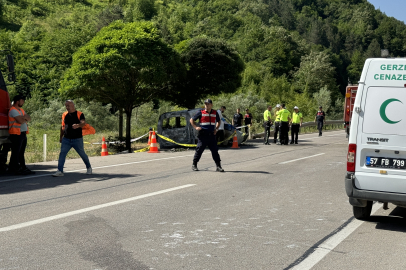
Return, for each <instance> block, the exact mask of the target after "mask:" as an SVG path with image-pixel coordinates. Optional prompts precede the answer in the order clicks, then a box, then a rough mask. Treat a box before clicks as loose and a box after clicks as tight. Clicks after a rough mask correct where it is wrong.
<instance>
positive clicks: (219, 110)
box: [216, 106, 226, 142]
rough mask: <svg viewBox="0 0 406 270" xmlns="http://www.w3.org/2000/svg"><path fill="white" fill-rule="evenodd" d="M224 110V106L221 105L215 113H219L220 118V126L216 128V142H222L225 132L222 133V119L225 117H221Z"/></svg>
mask: <svg viewBox="0 0 406 270" xmlns="http://www.w3.org/2000/svg"><path fill="white" fill-rule="evenodd" d="M225 110H226V107H225V106H221V108H220V109H218V110H217V113H218V114H219V116H220V119H221V123H220V127H219V129H218V131H217V133H216V136H217V142H222V141H224V139H225V134H224V121H225V119H224V117H223V113H224V111H225Z"/></svg>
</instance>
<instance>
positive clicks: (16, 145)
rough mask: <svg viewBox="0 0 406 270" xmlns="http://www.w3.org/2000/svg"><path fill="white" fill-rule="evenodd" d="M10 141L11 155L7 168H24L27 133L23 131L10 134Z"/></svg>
mask: <svg viewBox="0 0 406 270" xmlns="http://www.w3.org/2000/svg"><path fill="white" fill-rule="evenodd" d="M9 138H10V141H11V156H10V164H9V169H11V170H18V169H20V168H25V158H24V154H25V148H26V147H27V135H26V134H25V132H21V134H20V135H15V134H12V135H10V137H9Z"/></svg>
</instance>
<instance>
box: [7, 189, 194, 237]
mask: <svg viewBox="0 0 406 270" xmlns="http://www.w3.org/2000/svg"><path fill="white" fill-rule="evenodd" d="M195 185H196V184H188V185H183V186H178V187H174V188H168V189H164V190H160V191H156V192H151V193H147V194H144V195H139V196H135V197H131V198H127V199H123V200H119V201H114V202H109V203H105V204H100V205H95V206H92V207H87V208H83V209H79V210H75V211H71V212H66V213H63V214H59V215H54V216H50V217H46V218H41V219H36V220H32V221H28V222H23V223H19V224H15V225H11V226H7V227H3V228H0V232H8V231H13V230H17V229H21V228H25V227H29V226H33V225H37V224H41V223H45V222H48V221H52V220H57V219H61V218H66V217H70V216H74V215H78V214H82V213H86V212H89V211H94V210H98V209H102V208H106V207H109V206H113V205H118V204H123V203H127V202H132V201H135V200H139V199H144V198H148V197H151V196H155V195H160V194H163V193H168V192H171V191H175V190H179V189H183V188H188V187H193V186H195Z"/></svg>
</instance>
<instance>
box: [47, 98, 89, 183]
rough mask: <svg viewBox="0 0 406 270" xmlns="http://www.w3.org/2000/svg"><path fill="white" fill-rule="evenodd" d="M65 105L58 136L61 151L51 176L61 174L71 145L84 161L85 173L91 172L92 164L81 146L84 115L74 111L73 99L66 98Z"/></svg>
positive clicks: (84, 122)
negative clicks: (56, 167) (56, 166)
mask: <svg viewBox="0 0 406 270" xmlns="http://www.w3.org/2000/svg"><path fill="white" fill-rule="evenodd" d="M65 107H66V110H67V112H64V113H63V114H62V128H61V132H60V137H59V142H60V143H61V153H60V154H59V160H58V170H57V171H56V173H54V174H53V175H52V176H55V177H56V176H63V166H64V165H65V159H66V155H67V154H68V152H69V150H70V149H71V148H72V147H73V149H75V150H76V152H77V153H78V154H79V156H80V157H81V158H82V160H83V162H84V163H85V165H86V169H87V172H86V174H92V166H91V165H90V162H89V157H88V156H87V155H86V153H85V149H84V147H83V135H82V127H84V126H85V125H86V121H85V115H84V114H83V113H82V112H79V111H76V109H75V104H74V103H73V100H70V99H69V100H67V101H66V102H65Z"/></svg>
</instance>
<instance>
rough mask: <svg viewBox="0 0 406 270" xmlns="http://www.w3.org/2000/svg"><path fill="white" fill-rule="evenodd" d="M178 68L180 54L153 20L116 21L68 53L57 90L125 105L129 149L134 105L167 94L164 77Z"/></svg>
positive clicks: (174, 76) (177, 75)
mask: <svg viewBox="0 0 406 270" xmlns="http://www.w3.org/2000/svg"><path fill="white" fill-rule="evenodd" d="M183 70H184V67H183V65H182V63H181V62H180V58H179V55H178V54H177V52H176V51H174V50H173V49H171V48H170V47H169V46H168V45H167V44H165V43H164V42H163V41H162V40H161V37H160V35H159V31H158V29H157V28H156V27H155V26H154V24H153V23H150V22H135V23H127V24H126V23H123V22H121V21H116V22H114V23H112V24H110V25H109V26H107V27H105V28H103V29H102V30H101V31H100V32H99V33H98V34H97V35H96V36H95V37H94V38H93V39H92V40H91V41H90V42H89V43H88V44H86V45H85V46H83V47H82V48H80V49H79V50H78V51H77V52H76V53H75V54H74V55H73V63H72V67H71V68H70V69H69V70H68V71H67V72H66V74H65V77H64V80H63V82H62V84H61V89H60V91H61V93H62V94H64V95H66V96H79V97H84V98H86V99H88V100H90V99H94V100H96V101H100V102H105V103H112V104H113V105H114V106H117V107H118V108H122V109H124V112H125V114H126V117H127V118H126V120H127V121H126V147H127V149H128V150H130V147H131V144H130V139H131V115H132V111H133V109H134V108H135V107H138V106H140V105H142V104H144V103H146V102H148V101H151V100H152V99H154V98H159V97H163V96H165V95H167V94H170V92H171V91H172V88H171V87H168V85H169V83H170V82H172V83H173V81H176V80H177V79H179V78H180V77H181V76H182V74H183Z"/></svg>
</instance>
